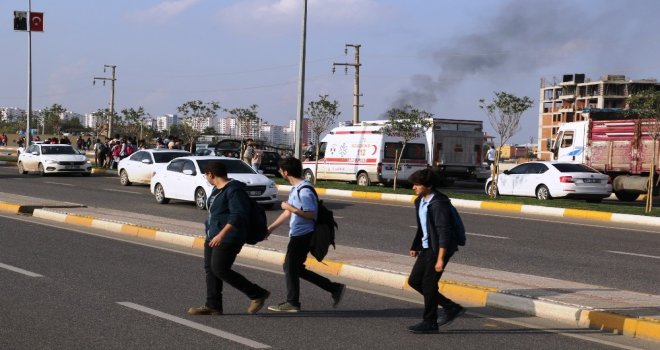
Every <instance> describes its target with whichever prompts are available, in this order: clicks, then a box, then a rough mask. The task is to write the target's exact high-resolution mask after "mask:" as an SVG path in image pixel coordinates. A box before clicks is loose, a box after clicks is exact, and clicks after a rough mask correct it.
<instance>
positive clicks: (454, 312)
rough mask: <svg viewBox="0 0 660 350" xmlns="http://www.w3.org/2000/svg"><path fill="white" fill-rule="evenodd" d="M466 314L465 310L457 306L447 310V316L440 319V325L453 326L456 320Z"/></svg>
mask: <svg viewBox="0 0 660 350" xmlns="http://www.w3.org/2000/svg"><path fill="white" fill-rule="evenodd" d="M464 313H465V308H464V307H462V306H460V305H458V304H456V306H454V307H452V308H451V309H447V310H445V314H444V315H441V316H440V317H439V318H438V325H440V326H446V325H448V324H451V323H452V322H454V320H455V319H456V318H457V317H459V316H461V315H462V314H464Z"/></svg>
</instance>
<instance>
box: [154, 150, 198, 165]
mask: <svg viewBox="0 0 660 350" xmlns="http://www.w3.org/2000/svg"><path fill="white" fill-rule="evenodd" d="M153 155H154V160H155V161H156V163H167V162H169V161H170V160H172V159H174V158H179V157H185V156H189V155H190V153H187V152H154V153H153Z"/></svg>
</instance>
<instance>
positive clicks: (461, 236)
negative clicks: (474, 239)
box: [449, 202, 466, 246]
mask: <svg viewBox="0 0 660 350" xmlns="http://www.w3.org/2000/svg"><path fill="white" fill-rule="evenodd" d="M449 210H450V211H451V218H452V221H453V224H454V234H455V235H456V244H458V245H460V246H464V245H465V241H466V239H465V226H464V225H463V220H461V215H459V214H458V210H456V207H454V205H453V204H451V202H449Z"/></svg>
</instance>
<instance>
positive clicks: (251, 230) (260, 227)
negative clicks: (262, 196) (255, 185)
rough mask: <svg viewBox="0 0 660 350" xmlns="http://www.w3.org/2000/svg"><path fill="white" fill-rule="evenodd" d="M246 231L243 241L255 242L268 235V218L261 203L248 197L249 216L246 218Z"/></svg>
mask: <svg viewBox="0 0 660 350" xmlns="http://www.w3.org/2000/svg"><path fill="white" fill-rule="evenodd" d="M247 227H248V232H247V236H246V237H245V243H247V244H257V243H259V242H261V241H263V240H264V239H266V236H268V218H267V217H266V210H265V209H264V207H263V206H262V205H260V204H259V203H257V201H255V200H254V199H253V198H250V218H249V219H248V225H247Z"/></svg>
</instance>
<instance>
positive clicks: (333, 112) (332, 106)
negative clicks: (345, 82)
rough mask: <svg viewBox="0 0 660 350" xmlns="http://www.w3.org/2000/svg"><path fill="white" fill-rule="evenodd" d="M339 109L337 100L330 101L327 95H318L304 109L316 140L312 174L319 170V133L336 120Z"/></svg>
mask: <svg viewBox="0 0 660 350" xmlns="http://www.w3.org/2000/svg"><path fill="white" fill-rule="evenodd" d="M338 109H339V102H337V101H336V100H334V101H332V102H330V101H328V95H319V100H318V101H311V102H309V107H308V108H307V110H306V111H305V114H307V116H308V117H309V119H310V123H311V125H312V133H314V136H315V139H316V140H317V141H316V147H315V148H316V153H315V157H314V159H315V163H316V164H315V165H314V174H317V172H318V170H319V150H320V146H321V144H320V142H319V140H320V138H321V134H322V133H324V132H325V131H327V130H328V129H329V128H330V127H331V126H332V125H333V124H335V123H336V122H337V117H339V115H340V114H341V112H340V111H338ZM316 178H317V176H314V184H315V185H316Z"/></svg>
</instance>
